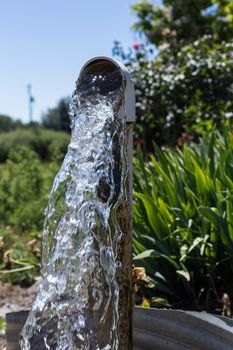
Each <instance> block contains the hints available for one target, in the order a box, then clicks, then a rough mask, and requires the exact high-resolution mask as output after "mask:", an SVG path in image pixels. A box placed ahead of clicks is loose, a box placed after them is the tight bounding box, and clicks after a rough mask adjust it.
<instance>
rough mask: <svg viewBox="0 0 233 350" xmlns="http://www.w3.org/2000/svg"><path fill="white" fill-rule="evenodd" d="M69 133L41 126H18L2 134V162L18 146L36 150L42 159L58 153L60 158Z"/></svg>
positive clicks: (0, 155) (0, 152)
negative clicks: (22, 127)
mask: <svg viewBox="0 0 233 350" xmlns="http://www.w3.org/2000/svg"><path fill="white" fill-rule="evenodd" d="M68 142H69V135H68V134H67V133H65V132H58V131H53V130H46V129H44V128H41V127H39V126H35V127H29V128H27V129H26V128H24V129H21V128H18V129H16V130H14V131H10V132H8V133H3V134H0V162H5V161H6V159H7V158H8V156H9V153H10V151H11V150H14V149H15V150H16V149H17V148H18V146H21V145H22V146H27V147H29V148H31V149H32V150H33V151H35V152H36V153H37V154H38V155H39V156H40V158H41V159H42V160H49V159H52V158H53V157H54V155H55V154H57V155H58V156H59V157H60V158H61V157H62V156H63V155H64V154H65V152H66V149H67V145H68Z"/></svg>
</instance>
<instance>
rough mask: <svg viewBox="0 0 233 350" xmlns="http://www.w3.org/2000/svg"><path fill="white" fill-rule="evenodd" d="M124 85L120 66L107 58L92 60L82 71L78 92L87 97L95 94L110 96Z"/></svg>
mask: <svg viewBox="0 0 233 350" xmlns="http://www.w3.org/2000/svg"><path fill="white" fill-rule="evenodd" d="M122 86H123V76H122V74H121V71H120V69H119V67H118V66H117V65H116V64H114V63H113V62H111V61H109V60H105V59H96V60H94V61H92V62H90V63H89V64H88V65H87V66H86V67H85V68H84V70H83V71H82V74H81V76H80V78H79V81H78V85H77V92H78V93H81V94H82V96H83V97H84V96H85V98H87V97H88V96H90V95H93V94H99V95H102V96H108V95H112V94H115V93H116V92H118V91H119V90H120V89H121V88H122Z"/></svg>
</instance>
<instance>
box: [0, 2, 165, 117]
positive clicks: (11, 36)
mask: <svg viewBox="0 0 233 350" xmlns="http://www.w3.org/2000/svg"><path fill="white" fill-rule="evenodd" d="M135 2H137V1H134V0H131V1H130V0H33V1H32V0H0V53H1V57H0V62H1V64H0V79H1V80H0V81H1V83H0V114H6V115H9V116H12V117H14V118H20V119H21V120H23V121H25V122H26V121H28V99H27V84H29V83H30V84H31V85H32V91H33V96H34V97H35V103H34V113H33V114H34V120H37V121H39V120H40V117H41V114H42V113H43V112H45V111H46V110H47V109H48V108H50V107H54V106H55V105H56V103H57V101H58V100H59V99H60V98H61V97H63V96H67V95H71V92H72V90H73V88H74V84H75V80H76V79H77V77H78V74H79V71H80V68H81V67H82V65H83V64H84V63H85V62H86V61H87V60H88V59H89V58H91V57H94V56H98V55H107V56H110V55H111V49H112V46H113V41H114V40H120V41H121V42H122V44H123V45H124V47H125V48H127V47H129V46H131V43H132V42H133V41H135V40H137V37H136V35H135V33H133V32H132V30H131V29H130V28H131V26H132V24H133V22H134V17H133V16H132V14H131V10H130V5H132V4H134V3H135ZM155 2H156V3H159V2H160V1H159V0H158V1H155Z"/></svg>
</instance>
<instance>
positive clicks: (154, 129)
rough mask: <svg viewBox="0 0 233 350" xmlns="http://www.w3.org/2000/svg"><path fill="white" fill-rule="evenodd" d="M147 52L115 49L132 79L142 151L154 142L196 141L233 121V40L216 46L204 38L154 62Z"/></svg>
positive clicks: (162, 55) (166, 54)
mask: <svg viewBox="0 0 233 350" xmlns="http://www.w3.org/2000/svg"><path fill="white" fill-rule="evenodd" d="M148 50H149V49H148V48H147V47H146V48H145V47H143V46H141V48H140V49H136V50H135V51H134V53H133V54H131V55H130V56H126V55H124V53H122V51H120V48H119V46H118V51H117V52H118V56H119V55H120V56H121V57H123V58H124V61H125V62H126V64H127V65H128V68H129V69H130V71H131V73H132V76H133V77H134V81H135V87H136V96H137V120H136V128H135V131H136V138H139V139H140V138H141V139H142V140H143V141H144V146H145V149H146V150H149V151H150V150H151V149H152V144H153V142H156V143H157V144H160V145H162V144H168V145H171V146H174V145H176V144H177V143H180V142H182V139H183V138H184V139H185V138H197V136H198V135H200V134H203V133H206V132H207V133H208V132H209V131H210V130H211V129H212V128H213V125H217V127H218V128H220V129H221V127H222V125H224V122H225V119H226V118H232V116H233V42H231V43H224V42H223V43H216V42H215V41H214V40H213V38H212V37H209V36H205V37H203V38H202V39H200V40H198V41H195V42H194V44H190V45H187V46H184V47H183V48H182V49H181V50H180V52H179V53H178V54H177V55H171V54H170V49H169V48H167V49H166V50H164V51H161V52H160V53H159V54H158V55H157V56H156V58H155V59H152V60H151V59H149V55H150V52H148Z"/></svg>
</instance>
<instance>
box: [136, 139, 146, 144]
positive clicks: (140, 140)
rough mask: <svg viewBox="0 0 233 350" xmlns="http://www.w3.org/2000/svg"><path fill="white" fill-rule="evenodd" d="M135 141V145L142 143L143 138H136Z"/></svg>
mask: <svg viewBox="0 0 233 350" xmlns="http://www.w3.org/2000/svg"><path fill="white" fill-rule="evenodd" d="M135 143H136V145H143V143H144V141H143V139H139V138H138V139H137V140H135Z"/></svg>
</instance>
